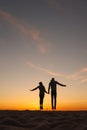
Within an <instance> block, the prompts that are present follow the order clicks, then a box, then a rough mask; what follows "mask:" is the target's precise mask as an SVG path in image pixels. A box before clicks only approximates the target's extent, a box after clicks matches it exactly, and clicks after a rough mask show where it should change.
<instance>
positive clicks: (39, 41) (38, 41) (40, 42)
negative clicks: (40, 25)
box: [0, 10, 49, 54]
mask: <svg viewBox="0 0 87 130" xmlns="http://www.w3.org/2000/svg"><path fill="white" fill-rule="evenodd" d="M0 17H1V18H3V19H4V20H5V21H6V22H8V23H9V24H11V25H12V26H13V27H16V29H18V31H19V33H21V34H23V35H22V36H24V37H26V38H27V39H30V38H31V39H32V40H33V41H34V43H35V46H37V48H38V49H39V51H40V52H41V53H42V54H45V53H46V52H47V51H48V48H49V44H48V43H45V42H44V38H43V37H41V33H40V31H39V30H38V29H36V28H33V27H32V28H28V27H27V26H25V25H24V24H23V23H22V22H21V21H20V20H19V19H18V18H16V17H14V16H13V15H11V14H10V13H8V12H5V11H3V10H0Z"/></svg>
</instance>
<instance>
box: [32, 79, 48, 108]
mask: <svg viewBox="0 0 87 130" xmlns="http://www.w3.org/2000/svg"><path fill="white" fill-rule="evenodd" d="M36 89H39V98H40V102H39V103H40V109H43V99H44V95H45V93H47V94H48V92H47V91H46V89H45V87H44V85H43V83H42V82H39V86H37V87H36V88H34V89H32V90H30V91H34V90H36Z"/></svg>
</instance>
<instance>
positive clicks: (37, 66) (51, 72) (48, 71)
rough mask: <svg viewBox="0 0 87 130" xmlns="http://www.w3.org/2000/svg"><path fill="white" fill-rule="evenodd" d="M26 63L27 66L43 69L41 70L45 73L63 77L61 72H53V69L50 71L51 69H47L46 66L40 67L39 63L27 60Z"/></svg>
mask: <svg viewBox="0 0 87 130" xmlns="http://www.w3.org/2000/svg"><path fill="white" fill-rule="evenodd" d="M26 65H28V66H29V67H32V68H35V69H38V70H40V71H43V72H45V73H47V74H49V75H52V76H58V77H63V76H64V75H63V74H61V73H56V72H54V71H52V70H49V69H47V68H43V67H40V66H39V65H35V64H33V63H32V62H27V63H26Z"/></svg>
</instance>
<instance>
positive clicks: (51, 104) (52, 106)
mask: <svg viewBox="0 0 87 130" xmlns="http://www.w3.org/2000/svg"><path fill="white" fill-rule="evenodd" d="M51 105H52V109H53V108H54V107H53V94H52V93H51Z"/></svg>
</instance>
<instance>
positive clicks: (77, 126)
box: [0, 110, 87, 130]
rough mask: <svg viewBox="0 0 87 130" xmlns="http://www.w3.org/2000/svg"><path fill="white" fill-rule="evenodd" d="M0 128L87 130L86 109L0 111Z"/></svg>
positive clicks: (8, 129)
mask: <svg viewBox="0 0 87 130" xmlns="http://www.w3.org/2000/svg"><path fill="white" fill-rule="evenodd" d="M0 130H87V111H28V110H26V111H13V110H11V111H10V110H1V111H0Z"/></svg>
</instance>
